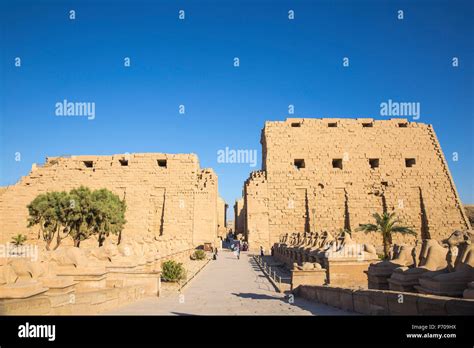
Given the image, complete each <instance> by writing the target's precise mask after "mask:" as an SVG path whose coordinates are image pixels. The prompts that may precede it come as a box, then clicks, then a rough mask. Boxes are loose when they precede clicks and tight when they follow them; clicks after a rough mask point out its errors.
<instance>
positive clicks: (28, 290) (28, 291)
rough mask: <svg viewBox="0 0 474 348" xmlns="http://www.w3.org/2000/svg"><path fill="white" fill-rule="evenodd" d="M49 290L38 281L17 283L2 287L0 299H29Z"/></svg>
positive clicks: (0, 287) (0, 288)
mask: <svg viewBox="0 0 474 348" xmlns="http://www.w3.org/2000/svg"><path fill="white" fill-rule="evenodd" d="M47 290H48V288H45V287H44V286H43V285H42V284H41V283H40V282H38V281H36V280H31V281H18V282H16V283H12V284H6V285H2V286H0V299H11V298H16V299H20V298H29V297H32V296H35V295H39V294H42V293H44V292H46V291H47Z"/></svg>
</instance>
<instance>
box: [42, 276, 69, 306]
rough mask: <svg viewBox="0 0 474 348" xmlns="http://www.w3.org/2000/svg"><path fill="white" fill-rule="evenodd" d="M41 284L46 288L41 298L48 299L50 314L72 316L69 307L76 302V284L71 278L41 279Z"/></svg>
mask: <svg viewBox="0 0 474 348" xmlns="http://www.w3.org/2000/svg"><path fill="white" fill-rule="evenodd" d="M41 282H42V283H43V285H44V286H46V287H47V288H48V291H46V292H45V293H44V294H43V296H44V297H46V298H48V299H49V302H50V305H51V311H52V313H54V314H56V315H64V314H73V313H72V312H71V309H72V307H71V306H70V305H71V304H73V303H74V302H75V300H76V295H75V293H76V289H75V287H76V284H77V282H75V281H74V280H73V277H61V278H58V277H50V278H41Z"/></svg>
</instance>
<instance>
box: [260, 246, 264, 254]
mask: <svg viewBox="0 0 474 348" xmlns="http://www.w3.org/2000/svg"><path fill="white" fill-rule="evenodd" d="M260 256H265V249H263V246H261V245H260Z"/></svg>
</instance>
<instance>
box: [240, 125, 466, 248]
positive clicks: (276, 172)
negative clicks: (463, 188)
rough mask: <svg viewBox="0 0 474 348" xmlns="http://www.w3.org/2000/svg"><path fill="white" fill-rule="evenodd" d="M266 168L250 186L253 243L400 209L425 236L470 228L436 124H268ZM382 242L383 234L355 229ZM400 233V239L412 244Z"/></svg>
mask: <svg viewBox="0 0 474 348" xmlns="http://www.w3.org/2000/svg"><path fill="white" fill-rule="evenodd" d="M261 144H262V154H263V155H262V156H263V160H262V171H260V172H258V173H257V174H256V173H252V174H251V176H250V178H249V179H248V180H247V181H246V182H245V185H244V201H245V207H244V208H243V209H244V211H246V214H245V220H246V222H245V224H246V230H245V231H246V233H247V234H248V238H249V244H250V245H251V246H252V244H261V243H264V244H266V245H264V246H265V247H266V248H268V247H270V246H271V245H273V243H275V242H278V240H279V238H280V236H281V235H283V234H285V233H292V232H304V231H324V230H327V231H329V232H333V233H336V232H337V231H338V230H339V229H342V228H347V229H349V230H351V231H353V232H354V231H355V229H356V228H357V227H358V226H359V224H362V223H369V222H373V218H372V214H374V213H375V212H379V213H381V212H382V211H384V210H387V211H395V212H396V214H397V216H399V218H400V220H401V221H402V222H403V223H404V224H405V225H408V226H411V227H413V228H414V229H415V230H416V231H417V232H418V234H419V236H418V237H419V238H420V239H421V238H435V239H438V240H441V239H443V238H446V237H447V236H449V234H450V233H451V232H452V231H453V230H455V229H465V228H468V227H470V225H469V221H468V219H467V217H466V214H465V212H464V210H463V207H462V204H461V201H460V199H459V196H458V194H457V191H456V188H455V185H454V182H453V180H452V177H451V175H450V172H449V168H448V165H447V162H446V160H445V158H444V155H443V153H442V150H441V147H440V145H439V142H438V140H437V138H436V135H435V132H434V130H433V127H432V126H431V125H427V124H423V123H415V122H408V121H407V120H406V119H391V120H380V121H379V120H373V119H324V118H323V119H308V118H293V119H287V120H286V121H282V122H280V121H278V122H266V123H265V127H264V129H263V130H262V137H261ZM353 238H354V239H355V240H356V241H358V242H365V243H371V244H374V245H381V237H380V236H379V235H378V234H375V233H371V234H364V233H362V232H354V233H353ZM413 238H414V237H410V236H399V235H397V236H396V238H395V240H394V242H396V243H412V242H413Z"/></svg>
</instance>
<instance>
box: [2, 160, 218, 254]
mask: <svg viewBox="0 0 474 348" xmlns="http://www.w3.org/2000/svg"><path fill="white" fill-rule="evenodd" d="M81 185H84V186H86V187H89V188H91V189H99V188H107V189H109V190H111V191H112V192H114V193H116V194H117V195H119V197H120V198H125V201H126V204H127V210H126V214H125V218H126V220H127V223H126V224H125V227H124V230H123V232H122V235H123V236H124V238H135V237H138V236H141V237H143V236H150V237H154V238H156V239H159V240H163V241H173V243H175V244H176V242H179V245H182V246H183V247H184V246H185V245H188V246H190V245H193V246H195V245H199V243H202V242H214V241H215V239H216V237H217V197H218V194H217V185H218V183H217V176H216V175H215V173H214V172H213V171H212V170H211V169H201V168H200V167H199V161H198V158H197V156H196V155H193V154H191V155H188V154H176V155H170V154H161V153H147V154H130V155H128V154H127V155H113V156H72V157H70V158H66V157H55V158H48V159H47V161H46V163H45V164H44V165H43V166H37V165H33V167H32V171H31V173H30V174H28V175H27V176H25V177H23V178H21V180H20V181H19V182H18V183H17V184H15V185H12V186H8V187H6V188H2V192H3V193H2V194H1V195H0V242H2V243H4V242H7V241H10V239H11V237H12V236H13V235H16V234H18V233H21V234H26V235H27V237H28V242H29V243H30V242H35V241H37V227H35V228H27V218H28V210H27V205H28V204H29V203H30V202H31V201H32V200H33V199H34V198H35V197H36V196H37V195H38V194H40V193H44V192H47V191H62V190H66V191H69V190H70V189H72V188H77V187H79V186H81Z"/></svg>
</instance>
